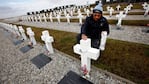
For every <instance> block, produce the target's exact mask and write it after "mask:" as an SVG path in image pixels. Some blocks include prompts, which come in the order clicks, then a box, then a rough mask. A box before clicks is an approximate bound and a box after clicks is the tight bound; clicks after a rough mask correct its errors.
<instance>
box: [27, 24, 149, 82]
mask: <svg viewBox="0 0 149 84" xmlns="http://www.w3.org/2000/svg"><path fill="white" fill-rule="evenodd" d="M25 28H27V26H24V29H25ZM32 30H33V31H34V32H35V38H36V40H37V41H38V42H41V43H43V41H41V39H40V36H41V31H43V30H45V29H42V28H35V27H32ZM46 30H47V29H46ZM48 31H49V33H50V35H51V36H53V37H54V43H53V46H54V48H56V49H58V50H59V51H62V52H64V53H66V54H69V55H71V56H73V57H75V58H78V57H79V55H77V54H74V53H73V49H72V47H73V45H75V44H76V35H77V33H70V32H65V31H58V30H51V29H48ZM78 59H79V58H78ZM92 64H93V65H95V66H96V67H98V68H102V69H104V70H107V71H110V72H112V73H115V74H117V75H119V76H122V77H124V78H127V79H129V80H131V81H134V82H136V83H139V84H149V45H143V44H137V43H131V42H125V41H119V40H113V39H108V40H107V44H106V50H105V51H103V52H101V56H100V58H99V59H98V60H96V61H92Z"/></svg>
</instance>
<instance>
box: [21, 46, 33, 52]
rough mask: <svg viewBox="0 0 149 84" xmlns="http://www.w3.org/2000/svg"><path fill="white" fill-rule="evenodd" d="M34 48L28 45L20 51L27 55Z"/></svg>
mask: <svg viewBox="0 0 149 84" xmlns="http://www.w3.org/2000/svg"><path fill="white" fill-rule="evenodd" d="M32 48H33V47H32V46H30V45H26V46H24V47H22V48H20V51H21V52H22V53H26V52H28V51H29V50H31V49H32Z"/></svg>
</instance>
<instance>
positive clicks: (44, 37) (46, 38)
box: [41, 30, 54, 53]
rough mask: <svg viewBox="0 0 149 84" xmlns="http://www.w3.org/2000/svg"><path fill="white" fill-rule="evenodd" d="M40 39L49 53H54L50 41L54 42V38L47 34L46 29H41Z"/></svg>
mask: <svg viewBox="0 0 149 84" xmlns="http://www.w3.org/2000/svg"><path fill="white" fill-rule="evenodd" d="M41 40H42V41H44V42H45V45H46V49H47V50H48V52H49V53H54V50H53V46H52V42H54V39H53V37H52V36H50V35H49V32H48V31H47V30H45V31H42V36H41Z"/></svg>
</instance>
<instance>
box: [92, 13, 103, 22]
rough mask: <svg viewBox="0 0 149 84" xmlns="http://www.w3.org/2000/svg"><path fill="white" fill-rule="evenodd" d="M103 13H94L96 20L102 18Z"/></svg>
mask: <svg viewBox="0 0 149 84" xmlns="http://www.w3.org/2000/svg"><path fill="white" fill-rule="evenodd" d="M101 15H102V14H100V13H93V19H94V20H95V21H97V20H99V19H100V18H101Z"/></svg>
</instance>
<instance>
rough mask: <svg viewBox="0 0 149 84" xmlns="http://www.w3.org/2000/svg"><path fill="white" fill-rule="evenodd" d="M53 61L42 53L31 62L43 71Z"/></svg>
mask: <svg viewBox="0 0 149 84" xmlns="http://www.w3.org/2000/svg"><path fill="white" fill-rule="evenodd" d="M51 60H52V59H51V58H50V57H48V56H46V55H44V54H43V53H40V54H39V55H37V56H36V57H34V58H33V59H31V62H32V63H33V64H35V65H36V67H37V68H38V69H41V68H42V67H44V66H45V65H46V64H48V63H49V62H50V61H51Z"/></svg>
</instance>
